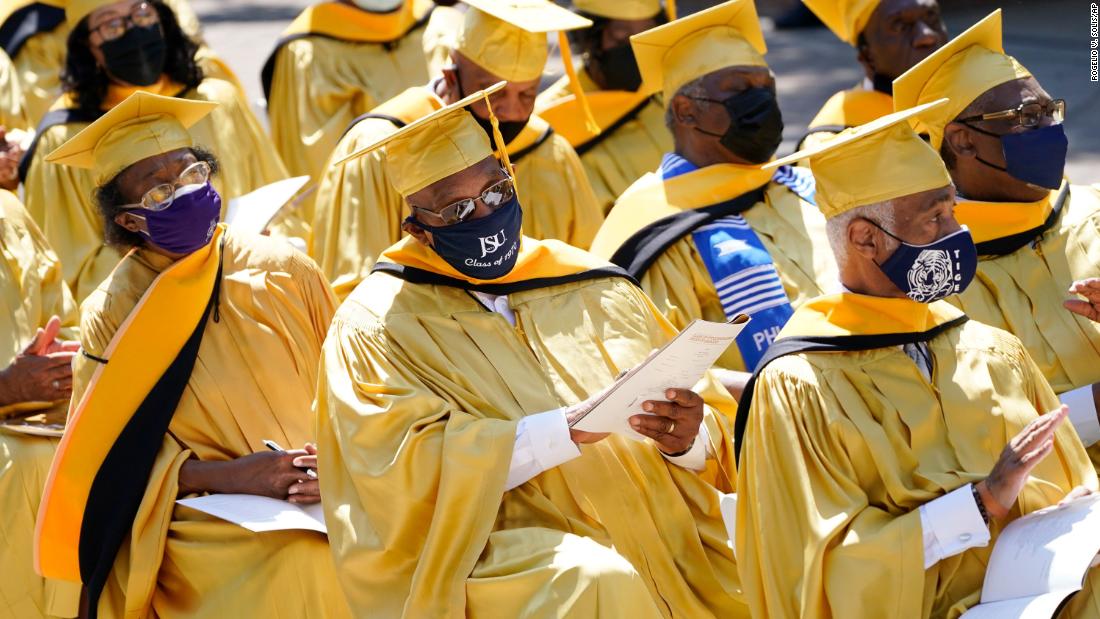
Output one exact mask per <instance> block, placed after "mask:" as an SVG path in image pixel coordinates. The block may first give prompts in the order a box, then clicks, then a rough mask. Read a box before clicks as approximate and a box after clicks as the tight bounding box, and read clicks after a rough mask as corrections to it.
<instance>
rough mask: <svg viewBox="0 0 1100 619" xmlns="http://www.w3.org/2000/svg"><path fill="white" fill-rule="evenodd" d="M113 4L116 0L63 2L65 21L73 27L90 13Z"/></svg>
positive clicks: (72, 0) (71, 0) (67, 0)
mask: <svg viewBox="0 0 1100 619" xmlns="http://www.w3.org/2000/svg"><path fill="white" fill-rule="evenodd" d="M115 2H118V0H65V21H67V22H69V25H70V26H75V25H76V24H77V23H78V22H79V21H80V20H82V19H84V18H85V17H87V16H88V14H89V13H91V12H92V11H94V10H96V9H98V8H100V7H103V6H107V5H110V4H114V3H115Z"/></svg>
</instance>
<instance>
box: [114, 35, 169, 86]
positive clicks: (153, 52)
mask: <svg viewBox="0 0 1100 619" xmlns="http://www.w3.org/2000/svg"><path fill="white" fill-rule="evenodd" d="M99 49H100V50H101V51H102V52H103V61H104V64H106V65H107V66H106V69H107V72H108V73H110V74H111V75H112V76H114V77H115V78H117V79H120V80H122V81H124V82H126V83H127V84H133V85H134V86H148V85H150V84H152V83H154V82H156V81H157V80H158V79H160V75H161V73H163V72H164V60H165V56H166V55H167V53H168V49H167V44H166V43H165V41H164V35H162V34H161V33H160V26H158V25H156V24H154V25H152V26H147V27H144V28H143V27H140V26H134V27H133V28H130V29H129V30H127V31H126V34H124V35H122V36H121V37H119V38H117V39H115V40H114V41H105V42H104V43H103V44H102V45H100V46H99Z"/></svg>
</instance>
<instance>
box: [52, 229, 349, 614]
mask: <svg viewBox="0 0 1100 619" xmlns="http://www.w3.org/2000/svg"><path fill="white" fill-rule="evenodd" d="M170 264H171V261H170V260H168V259H167V258H165V257H164V256H160V255H157V254H153V253H151V252H148V251H145V250H138V251H136V252H133V253H131V254H129V255H127V257H126V258H124V259H123V260H122V262H120V263H119V266H118V268H117V269H116V270H115V271H114V273H112V275H111V277H110V279H108V280H107V281H104V282H103V283H102V284H101V285H100V286H99V288H98V289H97V290H96V291H95V292H93V293H92V295H91V296H90V297H88V299H87V300H86V301H85V302H84V303H83V304H82V306H81V314H82V315H81V344H82V345H83V347H84V349H85V350H86V351H87V352H88V353H90V354H91V355H94V356H97V357H102V356H104V355H105V354H106V352H105V351H106V348H107V345H108V343H109V342H110V341H111V338H112V337H113V336H114V334H115V332H116V331H117V330H118V329H119V327H120V325H121V324H122V322H123V321H124V320H126V318H127V316H128V314H130V312H131V310H132V308H133V307H134V306H135V305H136V304H137V302H138V301H139V299H140V298H141V296H142V294H144V293H145V290H146V289H147V288H148V287H149V285H150V283H151V282H152V280H153V279H154V278H155V277H156V276H157V275H158V274H159V273H160V272H161V271H162V270H164V269H165V268H167V267H168V266H169V265H170ZM222 265H223V268H224V274H223V277H222V280H221V293H220V307H219V315H220V320H219V321H218V322H214V320H213V319H210V320H209V321H208V322H207V324H206V328H205V331H204V333H203V339H202V343H201V345H200V347H199V352H198V358H197V361H196V363H195V368H194V370H193V371H192V373H191V378H190V380H189V382H188V384H187V387H186V389H185V390H184V393H183V397H182V398H181V400H180V403H179V405H178V406H177V408H176V411H175V414H174V416H173V417H172V420H171V424H170V425H169V428H168V433H167V434H166V435H165V436H164V439H163V443H162V446H161V449H160V452H159V453H158V455H157V460H156V463H155V465H154V466H153V470H152V473H151V475H150V478H149V481H148V484H147V486H146V492H145V497H144V499H143V500H142V503H141V506H140V508H139V510H138V515H137V517H136V519H135V521H134V524H133V528H132V530H131V531H130V534H129V536H128V538H127V540H126V542H125V543H124V544H123V547H122V549H121V550H120V551H119V554H118V557H117V558H116V560H115V564H114V570H113V572H112V574H111V576H110V577H109V578H108V580H107V586H106V588H105V589H104V592H103V597H102V598H101V600H100V605H99V609H100V613H101V616H105V617H116V616H117V617H121V616H124V615H125V616H127V617H129V616H139V617H145V616H157V617H162V618H167V617H277V616H288V617H290V616H294V617H306V616H309V617H347V616H350V615H348V614H347V611H346V608H345V607H343V605H342V604H341V602H342V599H341V596H340V595H339V593H338V590H337V587H336V584H335V583H336V575H335V573H334V571H333V564H332V555H331V553H330V552H329V549H328V542H327V540H326V539H325V537H324V536H322V535H319V534H317V533H313V532H309V531H279V532H271V533H263V534H255V533H251V532H249V531H247V530H245V529H243V528H241V527H239V526H237V525H234V524H230V523H228V522H225V521H222V520H218V519H217V518H213V517H211V516H207V515H204V514H202V513H200V512H197V511H194V510H191V509H189V508H186V507H183V506H178V505H176V504H175V500H176V498H177V488H178V483H179V471H180V467H181V466H182V465H183V462H184V461H185V460H187V459H188V458H198V459H200V460H228V459H232V458H237V457H240V456H244V455H247V454H249V453H252V452H254V451H257V450H261V449H264V446H263V442H262V441H263V439H272V440H274V441H276V442H278V443H280V444H282V445H285V446H288V447H289V446H291V445H293V446H295V447H298V446H301V445H302V444H304V443H305V442H307V441H310V440H312V438H313V415H312V412H311V402H312V400H313V389H314V385H315V384H316V380H317V371H318V358H319V356H320V352H321V343H322V341H323V340H324V337H325V332H326V330H327V329H328V325H329V322H330V319H331V317H332V313H333V311H334V310H335V298H334V297H333V296H332V291H331V289H330V288H329V286H328V283H327V282H326V281H325V280H324V276H323V275H321V273H320V272H319V271H318V270H317V268H316V265H314V264H313V262H312V261H311V260H309V259H308V258H307V257H305V256H304V255H302V254H301V253H299V252H298V251H296V250H294V249H292V248H291V247H290V246H289V245H288V244H286V243H285V242H284V241H281V240H278V239H270V238H266V237H258V236H252V235H241V234H236V233H234V232H233V230H232V229H229V230H228V232H226V242H225V246H224V253H223V262H222ZM97 365H98V362H96V361H93V360H91V359H88V358H86V357H81V358H79V359H78V360H77V362H76V363H75V365H74V385H73V401H79V400H80V398H81V397H82V396H83V392H84V390H85V389H86V387H87V385H88V383H89V381H90V379H91V377H92V374H93V373H94V371H95V369H96V367H97ZM154 613H155V615H154Z"/></svg>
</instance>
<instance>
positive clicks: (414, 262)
mask: <svg viewBox="0 0 1100 619" xmlns="http://www.w3.org/2000/svg"><path fill="white" fill-rule="evenodd" d="M380 262H392V263H395V264H398V265H401V266H403V267H407V268H413V269H420V270H421V271H427V272H429V273H434V274H436V275H442V276H444V277H449V278H451V279H457V280H462V281H466V282H470V283H472V284H514V283H517V282H523V281H529V280H534V279H547V278H555V277H564V276H568V275H575V274H577V273H583V272H585V271H591V270H594V269H606V268H608V267H611V266H612V265H611V263H609V262H605V261H603V260H600V259H599V258H597V257H595V256H593V255H592V254H589V253H588V252H586V251H583V250H580V249H577V248H575V247H572V246H570V245H567V244H565V243H562V242H561V241H555V240H552V239H551V240H542V241H539V240H535V239H533V238H530V237H527V236H525V237H523V238H522V240H521V241H520V249H519V258H517V259H516V266H515V267H514V268H513V269H512V270H511V271H509V272H508V273H507V274H506V275H504V276H502V277H499V278H497V279H493V280H480V279H474V278H471V277H469V276H467V275H464V274H462V273H460V272H459V271H457V270H456V269H455V268H454V267H452V266H451V265H450V264H448V263H447V262H446V261H445V260H443V259H442V258H440V257H439V254H437V253H435V251H434V250H432V249H431V248H430V247H428V246H426V245H424V244H423V243H421V242H420V241H418V240H416V239H415V238H413V237H411V236H406V237H405V238H403V239H401V240H400V241H398V242H397V243H396V244H395V245H393V246H392V247H390V248H389V249H387V250H386V251H385V252H383V253H382V256H381V259H380Z"/></svg>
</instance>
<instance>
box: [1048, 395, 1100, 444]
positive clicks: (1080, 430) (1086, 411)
mask: <svg viewBox="0 0 1100 619" xmlns="http://www.w3.org/2000/svg"><path fill="white" fill-rule="evenodd" d="M1058 399H1059V400H1061V401H1062V404H1065V405H1066V406H1068V407H1069V422H1070V423H1072V424H1073V429H1074V430H1077V436H1080V437H1081V442H1082V443H1084V444H1085V446H1086V447H1088V446H1089V445H1092V444H1093V443H1095V442H1097V441H1100V419H1097V418H1096V400H1095V399H1093V397H1092V385H1085V386H1084V387H1078V388H1076V389H1074V390H1073V391H1067V392H1065V393H1063V394H1062V395H1060V396H1058Z"/></svg>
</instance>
